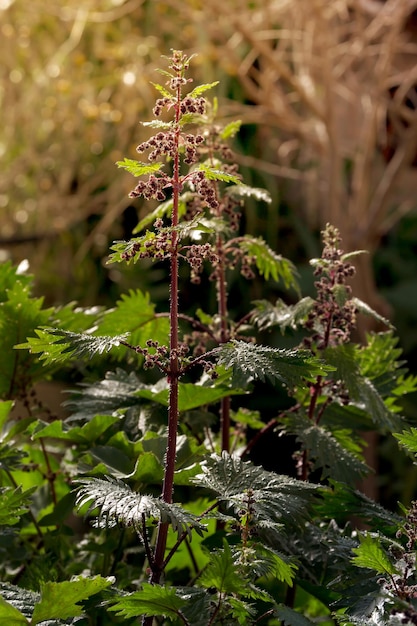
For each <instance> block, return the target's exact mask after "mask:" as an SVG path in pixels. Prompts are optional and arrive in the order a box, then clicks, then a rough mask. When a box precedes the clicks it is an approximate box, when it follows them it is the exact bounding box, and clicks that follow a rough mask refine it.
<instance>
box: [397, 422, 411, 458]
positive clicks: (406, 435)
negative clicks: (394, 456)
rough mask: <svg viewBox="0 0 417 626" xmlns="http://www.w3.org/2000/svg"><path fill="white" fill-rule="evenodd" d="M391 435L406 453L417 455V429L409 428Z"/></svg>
mask: <svg viewBox="0 0 417 626" xmlns="http://www.w3.org/2000/svg"><path fill="white" fill-rule="evenodd" d="M393 435H394V437H395V438H396V439H398V441H399V442H400V444H401V445H402V446H403V447H404V448H405V449H406V450H407V451H408V452H411V453H412V454H417V428H414V427H413V426H411V428H410V429H409V430H403V432H402V433H393Z"/></svg>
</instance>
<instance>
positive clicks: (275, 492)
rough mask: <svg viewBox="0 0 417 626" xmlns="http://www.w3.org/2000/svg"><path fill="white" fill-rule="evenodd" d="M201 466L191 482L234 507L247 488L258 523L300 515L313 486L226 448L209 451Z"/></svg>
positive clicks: (289, 519)
mask: <svg viewBox="0 0 417 626" xmlns="http://www.w3.org/2000/svg"><path fill="white" fill-rule="evenodd" d="M201 469H202V474H200V475H198V476H196V477H195V478H194V479H193V480H192V482H194V483H195V484H198V485H200V486H202V487H206V488H207V489H210V490H211V491H214V492H215V493H216V495H217V497H218V498H219V499H220V500H223V501H225V502H226V503H227V504H228V506H232V507H233V508H234V509H235V510H236V511H240V510H241V509H242V507H243V508H244V503H245V502H246V501H247V494H248V490H250V491H251V498H252V500H251V501H252V503H253V514H254V516H255V518H256V520H257V522H258V523H260V522H262V521H264V522H270V523H271V525H274V524H277V523H281V522H283V521H285V522H288V523H294V522H295V521H296V520H297V519H302V518H303V516H304V515H306V514H307V505H308V503H309V502H310V500H311V497H312V495H313V493H314V490H315V489H316V487H315V486H314V485H311V484H309V483H306V482H304V481H298V480H295V479H293V478H290V477H288V476H280V475H278V474H275V473H273V472H267V471H265V470H264V469H262V468H261V467H257V466H255V465H252V463H250V462H243V461H242V459H241V458H239V457H237V456H231V455H229V454H227V453H226V452H223V454H222V456H221V457H220V456H218V455H215V454H214V455H211V456H210V457H209V458H208V459H207V460H206V461H204V463H202V464H201Z"/></svg>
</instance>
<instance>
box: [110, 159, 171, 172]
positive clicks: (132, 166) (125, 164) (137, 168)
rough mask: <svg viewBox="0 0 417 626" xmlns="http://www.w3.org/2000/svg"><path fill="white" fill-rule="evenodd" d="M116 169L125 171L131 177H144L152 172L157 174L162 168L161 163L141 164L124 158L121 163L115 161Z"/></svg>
mask: <svg viewBox="0 0 417 626" xmlns="http://www.w3.org/2000/svg"><path fill="white" fill-rule="evenodd" d="M116 165H117V167H121V168H123V169H124V170H127V171H128V172H129V174H133V176H146V175H147V174H152V173H154V172H159V170H160V169H161V167H162V164H161V163H141V162H140V161H135V160H134V159H127V158H124V159H123V161H117V163H116Z"/></svg>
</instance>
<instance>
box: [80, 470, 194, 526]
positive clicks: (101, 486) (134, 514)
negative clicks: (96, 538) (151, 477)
mask: <svg viewBox="0 0 417 626" xmlns="http://www.w3.org/2000/svg"><path fill="white" fill-rule="evenodd" d="M76 482H77V483H78V484H79V485H81V486H80V487H79V488H78V491H77V498H76V505H77V507H78V508H81V507H84V506H85V505H87V504H88V505H89V509H88V512H91V511H94V509H96V508H98V509H100V513H99V518H98V521H99V524H100V525H101V526H113V525H115V524H121V525H123V526H125V527H129V526H131V527H133V528H135V530H139V532H141V530H142V521H143V520H142V516H145V518H153V519H157V520H160V521H161V522H169V523H170V524H171V526H172V528H173V530H174V532H176V533H177V534H178V536H179V535H181V534H182V533H183V532H185V531H186V532H187V533H188V535H189V536H190V537H191V532H192V530H195V531H196V533H198V534H199V535H202V533H203V532H204V531H205V530H206V527H205V526H204V525H203V524H201V523H200V522H199V521H198V520H197V518H196V517H195V516H194V515H192V514H191V513H189V512H188V511H185V509H182V508H181V507H180V506H179V505H177V504H168V503H167V502H164V501H162V500H161V499H159V498H155V497H153V496H150V495H141V494H139V493H135V492H134V491H132V490H131V489H130V487H129V486H128V485H126V484H125V483H123V482H121V481H117V480H115V479H113V478H112V477H110V476H106V477H105V479H104V480H103V479H101V478H84V479H80V480H77V481H76Z"/></svg>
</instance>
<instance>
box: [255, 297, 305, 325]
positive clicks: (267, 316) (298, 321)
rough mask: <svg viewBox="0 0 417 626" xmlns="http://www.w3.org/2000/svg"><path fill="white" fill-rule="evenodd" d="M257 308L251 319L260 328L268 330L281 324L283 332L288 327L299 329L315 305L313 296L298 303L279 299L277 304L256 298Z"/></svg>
mask: <svg viewBox="0 0 417 626" xmlns="http://www.w3.org/2000/svg"><path fill="white" fill-rule="evenodd" d="M254 304H255V306H256V310H255V311H254V313H253V314H252V317H251V321H252V323H253V324H256V325H257V326H258V327H259V329H260V330H266V329H267V328H271V327H272V326H279V327H280V329H281V331H282V333H284V331H285V330H286V329H287V328H293V329H297V328H298V327H299V326H301V325H302V324H303V323H304V321H305V320H306V319H307V317H308V314H309V313H310V311H311V310H312V308H313V306H314V300H313V298H310V297H309V296H307V297H306V298H302V299H301V300H299V301H298V302H297V303H296V304H286V303H285V302H284V301H283V300H281V299H278V300H277V301H276V303H275V304H272V303H271V302H269V301H268V300H255V302H254Z"/></svg>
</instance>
